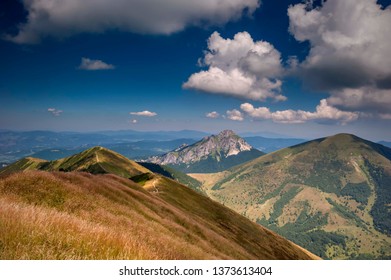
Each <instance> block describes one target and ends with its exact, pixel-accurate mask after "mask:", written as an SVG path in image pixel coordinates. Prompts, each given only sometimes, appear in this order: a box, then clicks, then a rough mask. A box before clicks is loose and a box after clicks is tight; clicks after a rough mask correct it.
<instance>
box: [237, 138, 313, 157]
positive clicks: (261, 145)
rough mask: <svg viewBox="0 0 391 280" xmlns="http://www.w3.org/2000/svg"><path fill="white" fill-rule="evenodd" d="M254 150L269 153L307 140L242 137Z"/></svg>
mask: <svg viewBox="0 0 391 280" xmlns="http://www.w3.org/2000/svg"><path fill="white" fill-rule="evenodd" d="M244 140H246V141H247V143H249V144H250V145H251V146H253V147H254V148H256V149H258V150H260V151H262V152H264V153H271V152H275V151H277V150H281V149H283V148H287V147H290V146H293V145H297V144H300V143H304V142H307V141H308V140H305V139H299V138H297V139H296V138H265V137H261V136H252V137H244Z"/></svg>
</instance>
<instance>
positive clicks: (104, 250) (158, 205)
mask: <svg viewBox="0 0 391 280" xmlns="http://www.w3.org/2000/svg"><path fill="white" fill-rule="evenodd" d="M156 181H157V182H156V183H157V186H156V188H157V189H158V192H156V191H154V190H151V192H148V191H147V190H145V189H143V188H142V187H141V186H139V185H137V184H135V183H133V182H132V181H130V180H128V179H124V178H121V177H118V176H115V175H91V174H88V173H79V172H70V173H62V172H54V173H48V172H42V171H29V172H24V173H16V174H13V175H11V176H8V177H6V178H4V179H1V180H0V259H312V258H316V257H315V256H313V255H311V254H310V253H308V252H306V251H304V250H303V249H302V248H299V247H297V246H296V245H294V244H292V243H291V242H289V241H287V240H285V239H283V238H281V237H280V236H278V235H276V234H274V233H272V232H270V231H268V230H266V229H264V228H262V227H260V226H258V225H256V224H254V223H252V222H250V221H248V220H247V219H245V218H244V217H241V216H240V215H238V214H236V213H234V212H233V211H231V210H229V209H227V208H225V207H223V206H221V205H220V204H217V203H215V202H213V201H211V200H210V199H208V198H206V197H204V196H202V195H199V194H198V193H196V192H194V191H192V190H190V189H188V188H186V187H184V186H182V185H179V184H178V183H176V182H174V181H170V180H168V179H165V178H162V177H160V178H158V179H157V180H156Z"/></svg>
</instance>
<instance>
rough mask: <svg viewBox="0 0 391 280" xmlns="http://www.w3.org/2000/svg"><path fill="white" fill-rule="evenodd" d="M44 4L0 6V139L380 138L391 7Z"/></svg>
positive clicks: (361, 0)
mask: <svg viewBox="0 0 391 280" xmlns="http://www.w3.org/2000/svg"><path fill="white" fill-rule="evenodd" d="M55 2H56V1H55V0H42V1H37V0H32V1H12V0H5V1H2V2H1V4H0V33H1V35H2V40H1V41H0V73H1V75H0V129H12V130H36V129H40V130H55V131H99V130H117V129H134V130H181V129H195V130H202V131H206V132H218V131H220V130H223V129H226V128H230V129H234V130H235V131H237V132H239V133H240V132H263V131H269V132H274V133H278V134H283V135H289V136H295V137H306V138H313V137H320V136H326V135H331V134H335V133H339V132H349V133H354V134H357V135H359V136H362V137H365V138H369V139H373V140H391V130H390V129H389V127H391V126H390V124H391V40H390V39H389V38H391V34H390V31H389V26H391V8H390V7H389V5H390V4H391V1H375V0H328V1H327V2H326V3H321V1H288V0H282V1H272V0H264V1H257V0H242V1H239V0H237V1H236V0H232V1H226V2H224V3H225V4H220V5H218V1H217V0H216V1H215V0H209V1H206V0H205V1H184V0H182V1H179V0H170V1H165V2H164V5H163V4H162V1H157V0H148V1H136V0H130V1H125V0H113V1H106V2H105V1H99V4H97V1H94V0H86V1H76V0H63V1H61V2H60V3H61V4H58V2H57V3H56V5H53V3H55ZM140 3H142V4H140ZM208 116H209V117H208Z"/></svg>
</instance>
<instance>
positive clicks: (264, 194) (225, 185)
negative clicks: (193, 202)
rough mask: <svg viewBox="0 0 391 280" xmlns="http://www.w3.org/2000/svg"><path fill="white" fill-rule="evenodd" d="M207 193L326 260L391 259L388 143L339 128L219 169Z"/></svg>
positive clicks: (206, 184)
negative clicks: (236, 164) (303, 141)
mask: <svg viewBox="0 0 391 280" xmlns="http://www.w3.org/2000/svg"><path fill="white" fill-rule="evenodd" d="M189 175H191V176H193V177H194V178H195V179H198V180H199V181H202V182H203V186H202V188H203V190H204V191H205V192H206V193H207V195H208V196H209V197H211V198H213V199H214V200H216V201H219V202H221V203H222V204H224V205H225V206H228V207H230V208H231V209H234V210H235V211H236V212H238V213H241V214H242V215H244V216H246V217H248V218H249V219H251V220H253V221H256V222H257V223H259V224H261V225H264V226H266V227H268V228H269V229H272V230H274V231H276V232H278V233H280V234H281V235H283V236H284V237H286V238H288V239H290V240H292V241H294V242H296V243H297V244H299V245H302V246H304V247H305V248H307V249H309V250H310V251H312V252H314V253H316V254H318V255H320V256H321V257H323V258H331V259H346V258H348V259H354V258H367V259H375V258H390V257H391V215H390V212H391V207H390V205H391V149H390V148H387V147H385V146H383V145H379V144H375V143H373V142H370V141H367V140H364V139H361V138H359V137H356V136H354V135H349V134H338V135H335V136H331V137H326V138H321V139H317V140H313V141H309V142H306V143H303V144H300V145H296V146H292V147H289V148H285V149H282V150H279V151H276V152H273V153H270V154H267V155H264V156H261V157H259V158H257V159H254V160H252V161H249V162H247V163H244V164H242V165H239V166H235V167H233V168H231V169H229V170H226V171H224V172H220V173H216V174H189Z"/></svg>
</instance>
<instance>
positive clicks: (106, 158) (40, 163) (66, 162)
mask: <svg viewBox="0 0 391 280" xmlns="http://www.w3.org/2000/svg"><path fill="white" fill-rule="evenodd" d="M21 170H45V171H64V172H70V171H85V172H89V173H92V174H107V173H110V174H116V175H118V176H121V177H125V178H130V177H132V176H135V175H140V174H142V173H147V172H150V171H149V170H148V169H146V168H145V167H143V166H141V165H139V164H138V163H136V162H134V161H132V160H129V159H127V158H126V157H124V156H122V155H120V154H118V153H116V152H113V151H111V150H108V149H105V148H102V147H93V148H91V149H88V150H85V151H83V152H81V153H78V154H76V155H73V156H70V157H67V158H63V159H59V160H54V161H44V160H40V159H35V158H25V159H21V160H19V161H17V162H16V163H14V164H11V165H9V166H7V167H6V168H4V169H1V170H0V176H1V175H3V176H4V175H7V174H11V173H13V172H17V171H21Z"/></svg>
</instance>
